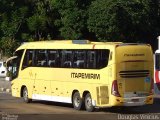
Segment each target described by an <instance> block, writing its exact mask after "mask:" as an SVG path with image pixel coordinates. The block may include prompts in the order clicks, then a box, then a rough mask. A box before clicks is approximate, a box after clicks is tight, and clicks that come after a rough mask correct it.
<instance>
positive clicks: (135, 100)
mask: <svg viewBox="0 0 160 120" xmlns="http://www.w3.org/2000/svg"><path fill="white" fill-rule="evenodd" d="M131 101H132V102H139V99H132V100H131Z"/></svg>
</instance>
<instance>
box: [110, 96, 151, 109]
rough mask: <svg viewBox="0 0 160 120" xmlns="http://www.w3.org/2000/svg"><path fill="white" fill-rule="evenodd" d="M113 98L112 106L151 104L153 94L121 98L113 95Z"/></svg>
mask: <svg viewBox="0 0 160 120" xmlns="http://www.w3.org/2000/svg"><path fill="white" fill-rule="evenodd" d="M113 98H114V99H113ZM113 98H112V100H113V101H112V103H111V105H112V106H143V105H147V104H153V95H150V96H145V97H130V98H121V97H115V96H114V97H113Z"/></svg>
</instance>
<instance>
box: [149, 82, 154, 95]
mask: <svg viewBox="0 0 160 120" xmlns="http://www.w3.org/2000/svg"><path fill="white" fill-rule="evenodd" d="M149 94H150V95H153V94H154V80H153V79H152V80H151V87H150V92H149Z"/></svg>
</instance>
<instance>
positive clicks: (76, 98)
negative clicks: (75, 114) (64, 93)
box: [72, 92, 83, 110]
mask: <svg viewBox="0 0 160 120" xmlns="http://www.w3.org/2000/svg"><path fill="white" fill-rule="evenodd" d="M72 103H73V107H74V109H76V110H81V109H82V104H83V101H82V98H81V97H80V94H79V92H75V93H74V94H73V99H72Z"/></svg>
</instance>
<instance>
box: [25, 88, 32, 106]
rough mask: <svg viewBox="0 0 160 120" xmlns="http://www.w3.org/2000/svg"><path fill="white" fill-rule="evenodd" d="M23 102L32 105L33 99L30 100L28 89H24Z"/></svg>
mask: <svg viewBox="0 0 160 120" xmlns="http://www.w3.org/2000/svg"><path fill="white" fill-rule="evenodd" d="M23 101H24V102H25V103H30V102H31V101H32V100H31V99H29V98H28V90H27V88H26V87H25V88H24V89H23Z"/></svg>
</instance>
